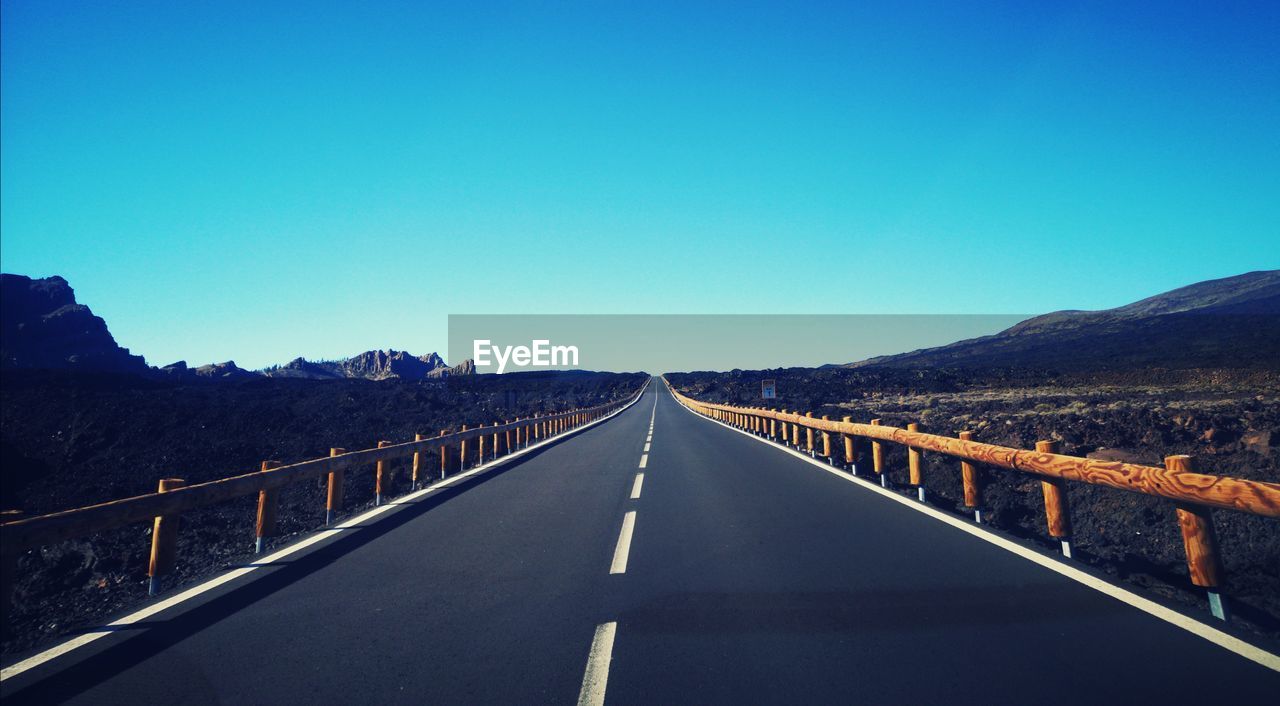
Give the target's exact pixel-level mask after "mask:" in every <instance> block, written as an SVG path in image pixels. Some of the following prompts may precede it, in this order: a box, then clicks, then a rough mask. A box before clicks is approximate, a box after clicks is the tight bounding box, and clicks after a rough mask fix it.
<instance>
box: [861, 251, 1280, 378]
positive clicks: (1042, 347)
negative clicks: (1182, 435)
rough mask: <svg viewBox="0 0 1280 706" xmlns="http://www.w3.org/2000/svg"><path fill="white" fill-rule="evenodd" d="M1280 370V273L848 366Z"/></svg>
mask: <svg viewBox="0 0 1280 706" xmlns="http://www.w3.org/2000/svg"><path fill="white" fill-rule="evenodd" d="M872 366H880V367H896V368H992V367H1015V368H1043V369H1057V370H1063V371H1080V370H1122V369H1126V368H1133V367H1139V366H1140V367H1148V368H1169V369H1187V368H1277V369H1280V270H1267V271H1261V272H1250V273H1247V274H1243V275H1237V276H1235V277H1227V278H1224V279H1216V280H1209V281H1207V282H1200V283H1198V284H1193V285H1190V286H1187V287H1182V288H1180V289H1175V290H1173V291H1171V292H1166V293H1164V294H1159V295H1156V296H1154V297H1149V298H1147V299H1143V300H1142V301H1138V302H1134V303H1132V304H1128V305H1126V306H1122V307H1119V308H1116V309H1107V310H1104V311H1058V312H1054V313H1051V314H1045V315H1043V316H1037V317H1034V318H1031V319H1027V320H1026V321H1023V322H1021V323H1019V324H1017V325H1015V326H1013V327H1011V328H1009V329H1007V330H1005V331H1002V332H1000V333H998V334H995V335H992V336H983V337H981V338H974V339H969V340H965V341H959V342H957V343H952V344H949V345H946V346H940V347H938V348H926V349H923V350H918V351H912V352H910V353H903V354H900V355H890V356H882V357H878V358H870V359H868V360H864V361H861V362H858V363H850V364H848V365H846V366H844V367H850V368H860V367H872Z"/></svg>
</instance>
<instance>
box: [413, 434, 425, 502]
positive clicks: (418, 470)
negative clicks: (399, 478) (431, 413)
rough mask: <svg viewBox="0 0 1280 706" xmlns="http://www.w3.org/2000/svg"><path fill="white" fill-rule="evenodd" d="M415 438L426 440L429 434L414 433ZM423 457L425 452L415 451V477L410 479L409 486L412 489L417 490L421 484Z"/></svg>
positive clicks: (415, 439)
mask: <svg viewBox="0 0 1280 706" xmlns="http://www.w3.org/2000/svg"><path fill="white" fill-rule="evenodd" d="M413 440H414V441H426V440H427V435H426V434H414V435H413ZM422 457H423V453H422V452H421V451H414V452H413V477H412V478H411V479H410V480H409V487H410V489H411V490H417V489H418V486H419V484H420V483H421V482H422Z"/></svg>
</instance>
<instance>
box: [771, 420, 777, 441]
mask: <svg viewBox="0 0 1280 706" xmlns="http://www.w3.org/2000/svg"><path fill="white" fill-rule="evenodd" d="M769 438H770V439H773V440H774V441H777V440H778V420H776V419H773V418H770V419H769Z"/></svg>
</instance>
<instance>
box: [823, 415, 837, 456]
mask: <svg viewBox="0 0 1280 706" xmlns="http://www.w3.org/2000/svg"><path fill="white" fill-rule="evenodd" d="M822 421H824V422H829V421H831V417H830V415H826V414H824V415H822ZM822 455H823V457H825V458H826V459H827V463H834V462H835V458H833V457H832V456H831V432H829V431H826V430H825V429H824V430H823V431H822Z"/></svg>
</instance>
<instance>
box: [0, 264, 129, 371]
mask: <svg viewBox="0 0 1280 706" xmlns="http://www.w3.org/2000/svg"><path fill="white" fill-rule="evenodd" d="M0 368H4V369H23V368H25V369H50V370H77V371H84V372H108V373H137V374H146V373H147V372H149V371H150V370H151V368H149V367H148V366H147V363H146V361H145V360H143V358H142V356H140V355H132V354H130V353H129V349H128V348H121V347H120V346H119V345H117V344H116V339H115V338H113V337H112V336H111V332H110V331H108V330H107V324H106V322H105V321H103V320H102V318H100V317H98V316H94V314H93V312H92V311H90V310H89V307H87V306H84V305H83V304H77V303H76V295H75V290H73V289H71V285H69V284H67V281H66V280H65V279H63V278H61V277H56V276H55V277H46V278H44V279H32V278H30V277H24V276H22V275H11V274H0Z"/></svg>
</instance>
